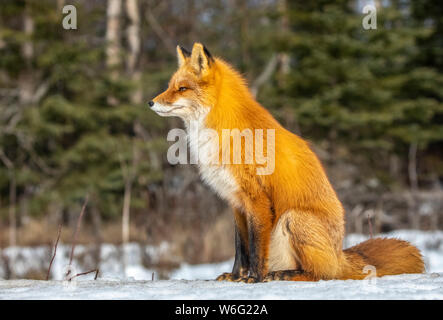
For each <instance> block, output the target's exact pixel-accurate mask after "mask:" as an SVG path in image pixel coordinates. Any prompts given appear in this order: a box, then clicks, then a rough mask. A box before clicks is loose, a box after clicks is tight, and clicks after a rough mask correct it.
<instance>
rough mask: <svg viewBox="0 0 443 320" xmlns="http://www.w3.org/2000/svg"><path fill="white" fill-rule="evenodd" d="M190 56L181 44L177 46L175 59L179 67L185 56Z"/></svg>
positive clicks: (184, 60)
mask: <svg viewBox="0 0 443 320" xmlns="http://www.w3.org/2000/svg"><path fill="white" fill-rule="evenodd" d="M190 56H191V53H190V52H189V51H188V50H186V49H185V48H183V47H181V46H177V59H178V66H179V67H181V66H182V65H183V64H184V63H185V62H186V58H189V57H190Z"/></svg>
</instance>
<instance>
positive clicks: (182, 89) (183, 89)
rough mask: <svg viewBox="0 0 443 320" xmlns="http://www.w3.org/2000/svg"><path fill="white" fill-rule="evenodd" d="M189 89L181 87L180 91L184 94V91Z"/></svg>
mask: <svg viewBox="0 0 443 320" xmlns="http://www.w3.org/2000/svg"><path fill="white" fill-rule="evenodd" d="M187 89H188V88H186V87H180V88H178V91H181V92H183V91H186V90H187Z"/></svg>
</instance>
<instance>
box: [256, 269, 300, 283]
mask: <svg viewBox="0 0 443 320" xmlns="http://www.w3.org/2000/svg"><path fill="white" fill-rule="evenodd" d="M300 273H301V272H300V271H298V270H281V271H272V272H269V273H268V274H267V275H266V277H265V278H264V279H263V282H270V281H291V280H293V278H294V277H296V276H298V275H300Z"/></svg>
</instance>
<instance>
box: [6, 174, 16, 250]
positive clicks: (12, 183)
mask: <svg viewBox="0 0 443 320" xmlns="http://www.w3.org/2000/svg"><path fill="white" fill-rule="evenodd" d="M10 172H11V174H10V178H9V179H10V180H9V211H8V213H9V245H10V246H11V247H14V246H16V245H17V216H16V212H15V211H16V210H15V209H16V199H17V184H16V180H15V172H14V169H12V170H10Z"/></svg>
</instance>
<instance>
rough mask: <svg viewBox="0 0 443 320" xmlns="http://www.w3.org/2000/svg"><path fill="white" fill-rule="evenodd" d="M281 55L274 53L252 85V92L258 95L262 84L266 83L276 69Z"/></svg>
mask: <svg viewBox="0 0 443 320" xmlns="http://www.w3.org/2000/svg"><path fill="white" fill-rule="evenodd" d="M278 59H279V55H278V54H276V53H274V54H273V55H272V56H271V58H270V59H269V61H268V63H267V64H266V66H265V68H264V69H263V71H262V73H261V74H260V75H259V76H258V77H257V79H255V81H254V82H253V83H252V85H251V92H252V94H253V95H254V97H255V96H257V93H258V90H259V89H260V87H261V86H262V85H264V84H265V83H266V82H267V81H268V80H269V79H270V78H271V76H272V74H273V73H274V71H275V69H276V68H277V65H278Z"/></svg>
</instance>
